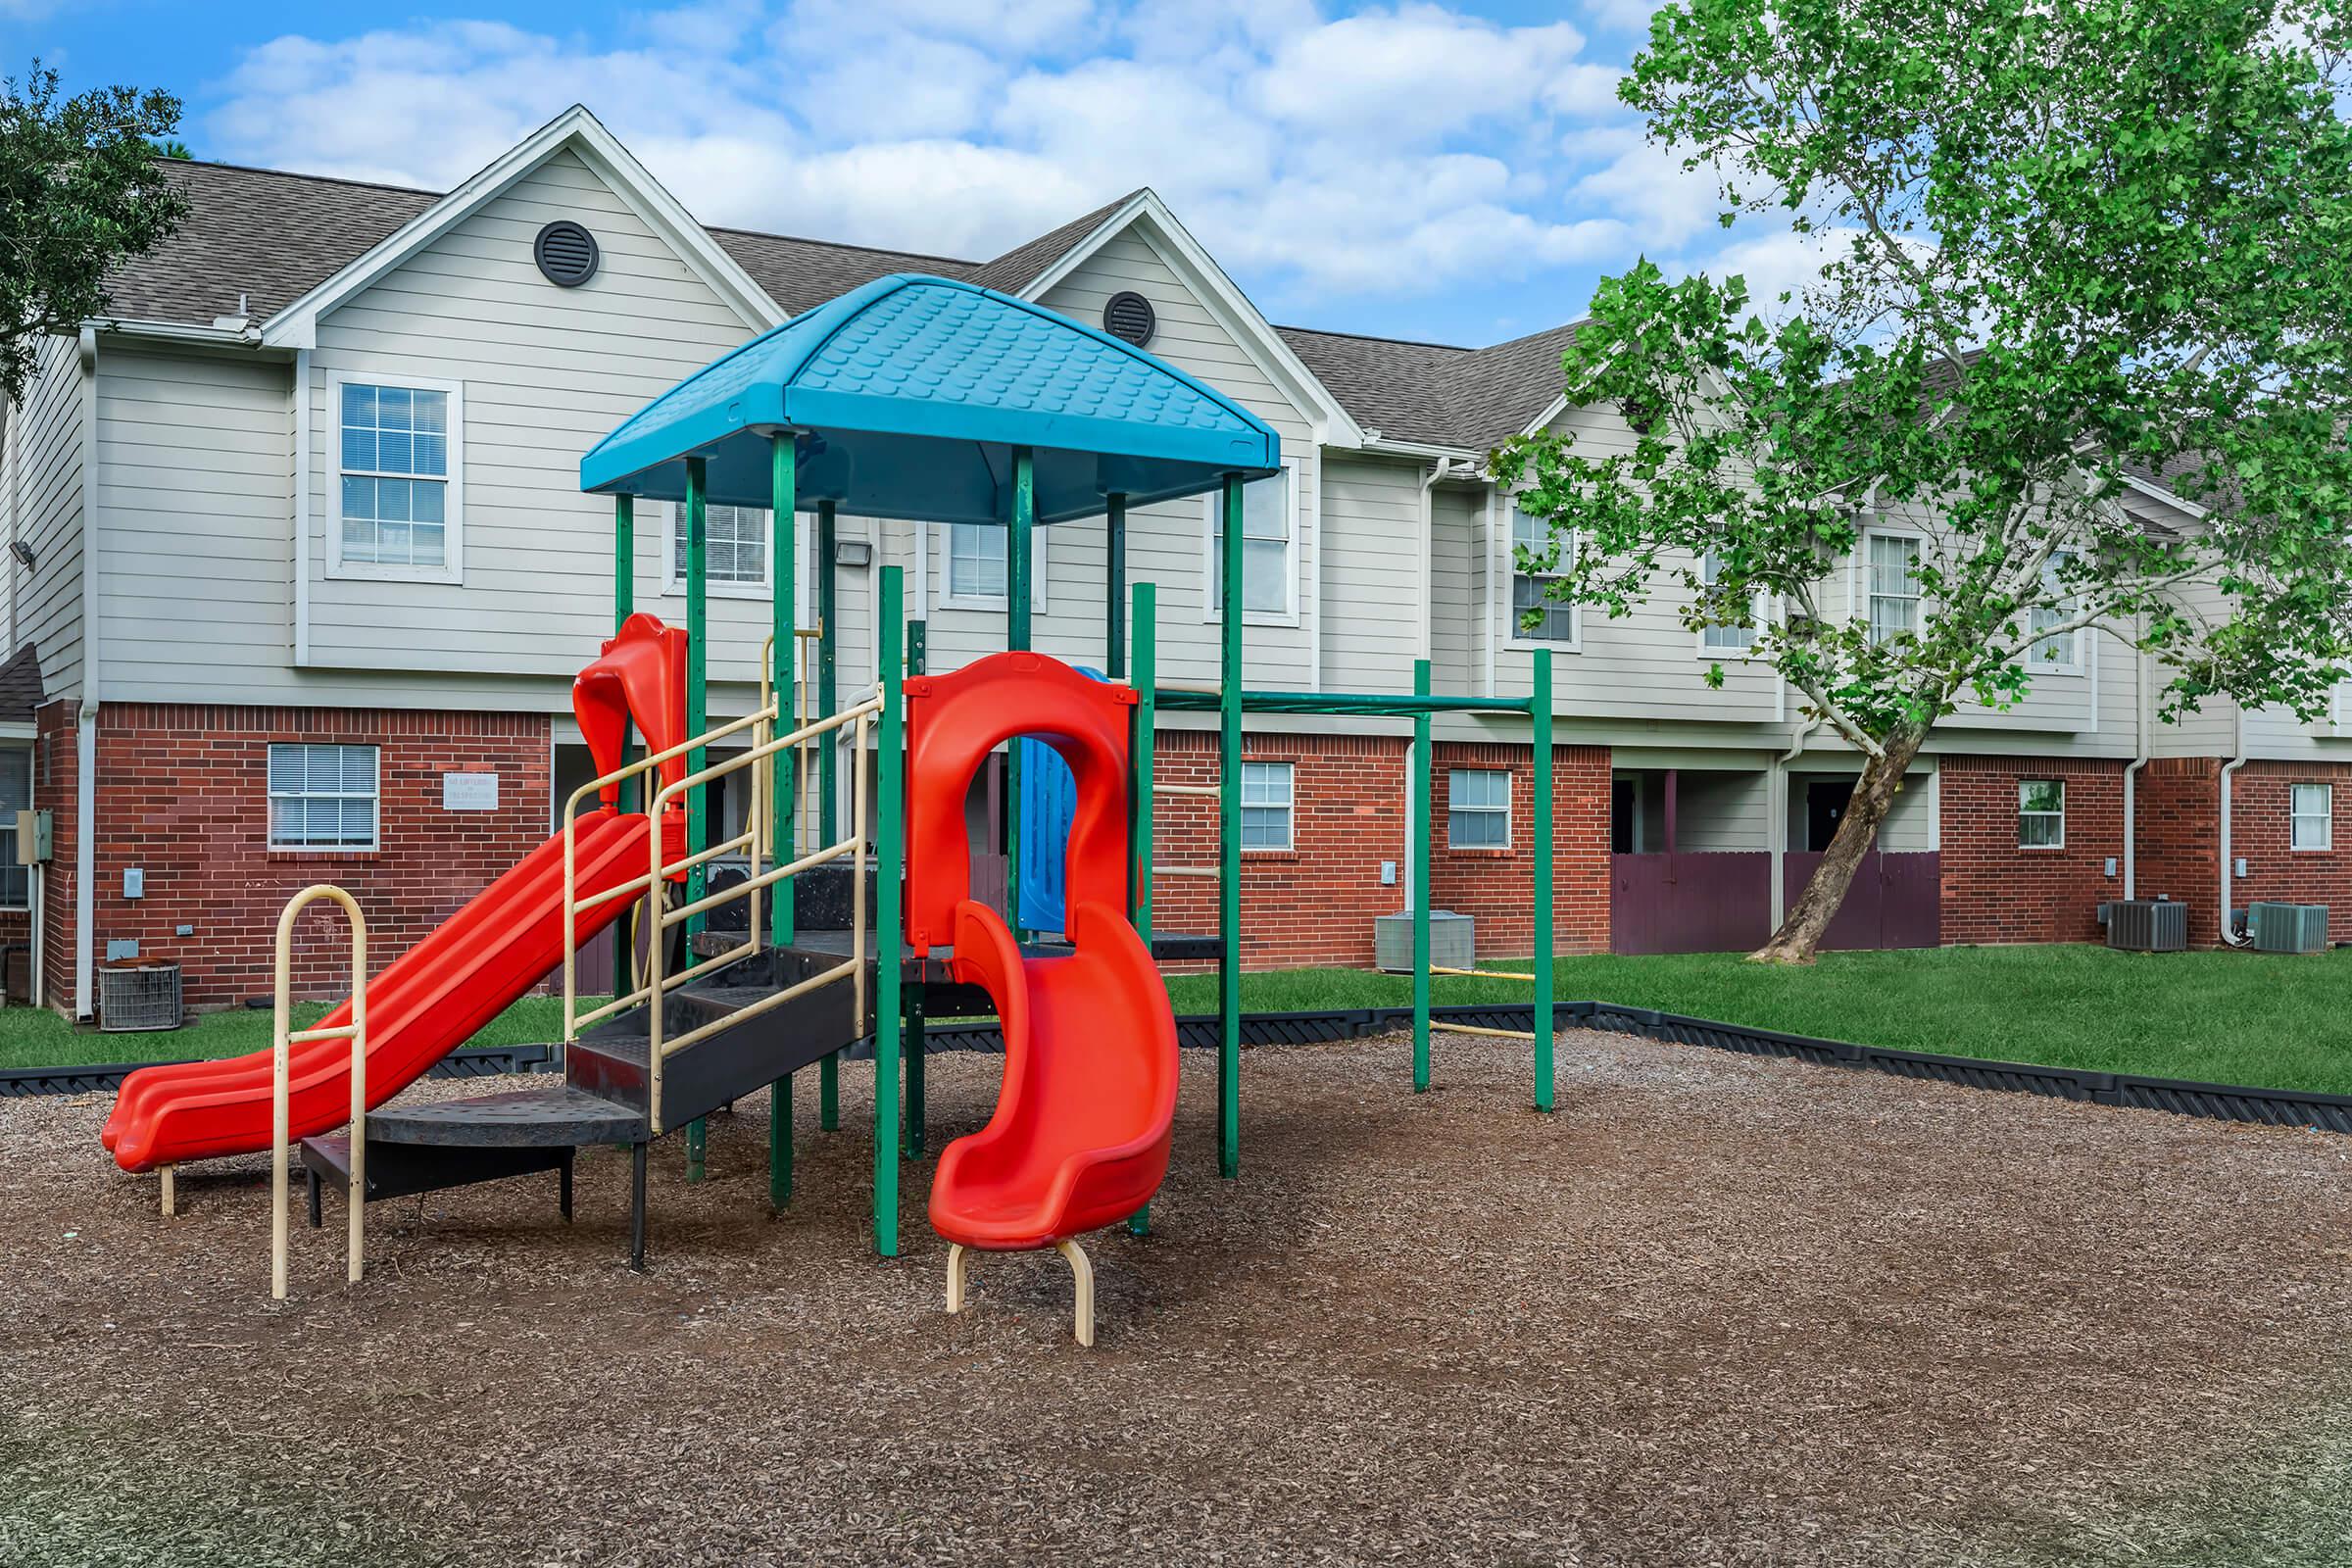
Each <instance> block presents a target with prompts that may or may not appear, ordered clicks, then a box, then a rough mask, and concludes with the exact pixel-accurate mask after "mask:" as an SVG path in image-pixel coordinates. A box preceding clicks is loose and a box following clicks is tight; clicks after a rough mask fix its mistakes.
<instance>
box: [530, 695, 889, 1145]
mask: <svg viewBox="0 0 2352 1568" xmlns="http://www.w3.org/2000/svg"><path fill="white" fill-rule="evenodd" d="M770 706H771V707H772V706H773V704H771V705H770ZM880 711H882V698H881V694H880V692H879V691H878V690H877V691H876V692H875V693H874V695H872V696H869V697H867V698H866V699H865V700H864V701H862V702H859V703H856V704H853V705H852V706H851V707H848V708H845V709H843V710H842V711H840V712H838V713H834V714H831V715H829V716H827V717H825V718H821V719H818V720H816V721H815V722H814V723H811V724H803V725H801V726H800V727H799V728H797V729H795V730H793V731H792V732H791V733H789V734H785V735H779V736H776V737H775V738H773V739H772V740H767V741H763V742H761V743H760V744H759V745H757V746H755V747H753V748H752V749H751V750H750V751H747V752H744V753H742V754H740V755H738V756H735V757H731V758H728V759H727V760H724V761H720V762H713V763H711V764H710V765H709V766H707V767H704V768H702V769H700V770H698V771H696V772H692V773H688V774H687V775H685V776H684V777H683V778H680V779H678V780H677V781H676V782H674V783H671V784H664V785H662V787H661V789H660V791H659V792H658V793H656V795H655V796H654V799H653V801H652V804H651V815H652V816H653V818H654V819H655V820H656V821H659V820H661V816H662V811H664V810H665V809H668V807H669V804H670V802H672V801H673V800H675V799H677V798H678V797H679V796H681V795H683V794H685V793H686V792H687V791H689V790H693V789H697V788H700V787H701V786H703V785H704V784H707V783H709V782H710V781H711V779H714V778H718V777H721V776H723V775H725V774H727V773H731V772H736V771H738V770H740V769H742V768H746V767H749V768H752V769H753V770H754V773H753V776H754V778H755V779H756V778H758V777H759V772H758V769H759V767H760V763H761V762H762V761H763V760H766V759H769V758H773V757H775V756H777V755H778V754H779V753H782V752H787V751H791V750H793V749H794V748H796V747H799V746H801V745H803V744H804V743H805V742H807V741H809V739H811V738H813V737H815V736H818V735H827V734H831V733H833V732H835V731H837V730H840V729H843V728H847V727H853V726H854V734H855V736H856V753H857V765H858V800H857V811H856V824H855V826H854V828H853V829H852V832H851V834H850V837H848V838H846V839H843V840H842V841H841V842H839V843H837V844H829V845H826V846H824V847H823V848H821V849H818V850H815V851H813V852H811V853H810V854H808V855H805V856H802V857H800V858H798V859H795V860H793V861H791V862H789V863H787V864H783V865H777V866H772V867H770V868H769V869H767V870H765V871H762V870H760V861H761V860H762V859H767V858H772V850H770V851H769V852H768V853H767V854H762V853H760V852H761V848H762V847H763V846H772V845H773V843H774V842H775V834H774V824H773V823H772V822H768V823H767V829H768V830H767V831H766V832H764V833H763V832H761V831H760V823H761V822H762V821H763V820H764V819H766V818H768V817H770V816H771V815H772V812H773V809H774V807H773V802H772V800H771V798H770V797H769V794H768V792H766V791H764V790H762V791H756V792H755V798H754V800H753V801H752V803H751V805H750V808H749V809H748V810H747V811H746V812H745V815H746V817H747V818H748V819H750V820H751V822H752V826H751V827H750V828H748V829H747V830H746V831H747V832H748V833H749V834H750V835H751V836H752V841H753V860H752V875H750V876H749V877H747V878H745V880H744V881H742V882H741V883H738V884H737V885H736V886H734V887H731V888H728V889H726V890H725V891H723V892H720V893H714V894H710V895H707V896H705V897H703V898H700V899H697V900H695V901H694V902H693V903H691V904H688V905H686V906H683V907H679V908H675V909H663V908H662V907H659V906H658V905H657V904H654V903H653V902H652V901H653V900H654V899H655V898H656V897H657V896H658V892H659V890H660V888H661V887H662V884H663V883H664V882H665V881H666V880H667V879H668V877H669V876H671V875H672V874H674V873H675V872H676V870H677V869H678V868H679V867H680V866H682V865H684V864H685V863H686V861H685V860H678V861H672V862H668V863H666V864H665V863H664V862H663V861H662V840H661V836H660V835H659V834H656V835H655V836H654V839H653V841H652V844H651V847H650V849H649V851H648V867H647V881H648V883H649V889H648V893H647V898H648V901H649V904H648V907H649V909H650V910H651V912H652V916H653V922H652V923H653V933H654V937H653V941H652V942H651V943H649V944H648V950H649V951H648V953H647V962H646V979H645V984H644V985H643V986H641V987H638V988H637V989H636V990H635V991H633V992H631V994H630V996H629V998H628V999H627V1002H628V1004H629V1005H634V1004H635V1003H636V1002H637V1001H640V1000H642V1001H643V1002H644V1003H645V1004H646V1020H647V1022H646V1062H647V1074H648V1082H647V1097H646V1098H647V1112H646V1114H647V1126H648V1130H649V1131H651V1132H652V1133H654V1134H655V1135H657V1136H659V1135H660V1134H661V1132H662V1064H663V1062H664V1061H666V1060H667V1059H668V1057H669V1056H670V1055H672V1054H675V1053H677V1052H679V1051H683V1050H685V1049H686V1048H687V1047H688V1046H691V1045H693V1044H695V1043H696V1042H697V1041H701V1040H706V1039H708V1038H710V1037H711V1035H714V1034H716V1033H718V1032H719V1031H720V1030H722V1029H729V1028H732V1027H734V1026H735V1025H737V1024H739V1023H743V1022H746V1021H747V1020H749V1019H752V1018H756V1017H758V1016H759V1015H760V1013H762V1012H765V1011H767V1010H768V1009H769V1008H771V1007H777V1006H781V1005H783V1004H785V1003H787V1002H789V1001H791V1000H792V999H793V998H795V997H799V996H802V995H805V994H806V993H808V992H809V991H813V990H815V989H816V988H817V987H818V986H820V985H826V984H829V983H831V982H833V981H836V980H841V979H850V980H852V981H853V983H854V984H855V985H856V986H857V1000H856V1006H857V1009H858V1018H859V1019H860V1020H861V1021H862V1019H863V1017H864V970H865V919H864V914H865V909H864V903H865V901H864V886H865V883H864V863H865V834H866V805H865V792H864V780H865V751H866V745H867V737H868V732H869V730H870V728H871V726H872V723H873V719H874V715H875V714H877V713H879V712H880ZM844 855H854V856H856V857H857V888H856V890H855V893H854V894H853V898H854V902H855V915H854V918H853V921H852V924H853V926H854V929H853V931H852V932H851V935H850V956H849V958H848V959H847V960H846V961H844V962H842V963H839V964H836V965H834V966H833V967H831V968H829V969H826V970H823V971H821V972H820V973H817V974H813V975H810V976H809V977H807V978H806V979H804V980H801V981H799V982H797V983H795V984H794V985H792V986H789V987H787V988H785V989H784V990H783V991H780V992H777V993H775V994H774V995H771V996H767V997H763V998H761V999H760V1001H759V1002H758V1003H756V1004H754V1005H751V1006H749V1007H744V1008H740V1009H738V1010H736V1011H735V1012H732V1013H729V1014H728V1015H727V1016H725V1017H723V1018H718V1019H713V1020H712V1021H711V1022H710V1023H707V1024H704V1025H702V1026H700V1027H699V1028H695V1029H691V1030H689V1031H687V1032H686V1033H685V1034H683V1035H680V1036H678V1037H677V1038H676V1039H674V1040H673V1039H667V1038H665V1036H664V1033H663V1031H664V1027H665V1025H666V1022H667V1020H666V1019H665V1018H664V1017H663V1011H664V1009H663V1007H662V999H663V998H665V997H666V996H667V995H668V994H669V993H670V992H672V991H674V990H676V989H677V988H678V987H680V986H683V985H685V984H687V983H688V982H689V981H691V980H694V979H695V978H697V977H698V976H701V975H705V974H709V973H711V971H713V970H715V969H719V968H723V967H725V966H726V965H728V964H730V963H733V962H735V961H736V960H737V959H739V958H744V957H748V956H751V955H753V954H755V953H757V952H759V951H760V904H759V901H758V895H759V894H760V892H761V891H762V890H764V889H765V888H768V887H770V886H772V885H774V884H775V883H778V882H781V881H783V880H784V879H785V878H787V877H791V876H797V875H799V874H800V873H801V872H803V871H806V870H808V869H809V868H810V867H811V866H815V865H820V864H823V863H824V862H826V861H828V860H833V859H838V858H841V857H842V856H844ZM688 858H689V859H691V858H692V857H688ZM737 899H749V900H751V901H752V910H751V920H750V923H749V928H748V929H747V930H746V932H745V936H744V940H743V941H742V942H740V943H737V944H734V945H732V946H730V947H728V948H726V949H724V950H722V951H720V952H718V953H714V954H711V955H710V956H707V957H705V958H704V959H703V960H702V961H701V962H699V963H694V964H690V965H688V966H687V967H686V968H684V969H681V970H679V971H678V972H677V973H676V974H674V975H672V974H667V973H665V972H664V970H665V968H666V966H667V962H668V956H669V955H668V951H667V949H668V944H667V942H666V941H664V940H663V936H664V933H666V932H667V931H668V930H669V928H670V927H672V926H674V925H676V924H678V923H680V922H681V921H684V920H687V919H690V918H692V917H693V916H694V915H696V914H700V913H703V912H705V911H707V910H709V909H711V908H714V907H718V906H719V905H722V904H727V903H731V902H733V901H734V900H737ZM621 1005H623V999H621V998H618V997H615V998H614V999H613V1002H612V1003H611V1004H608V1006H607V1008H606V1009H599V1013H598V1015H599V1016H601V1015H604V1013H605V1012H607V1011H617V1010H618V1009H619V1008H620V1006H621ZM569 1010H570V1009H569V1005H568V1002H567V1004H566V1013H567V1015H568V1013H569ZM570 1038H573V1036H572V1035H571V1034H570V1032H569V1030H568V1029H567V1030H566V1039H567V1040H569V1039H570Z"/></svg>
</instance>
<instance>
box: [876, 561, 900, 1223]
mask: <svg viewBox="0 0 2352 1568" xmlns="http://www.w3.org/2000/svg"><path fill="white" fill-rule="evenodd" d="M902 592H903V589H902V586H901V582H900V568H899V567H897V566H885V567H883V568H882V602H881V605H880V607H879V613H880V614H881V617H882V623H881V626H880V628H879V630H880V632H881V644H882V657H881V661H880V664H881V671H880V673H881V680H882V713H881V722H880V725H879V734H878V735H877V736H876V737H875V748H876V749H875V756H874V859H875V868H876V871H877V876H876V882H877V884H878V886H877V889H876V893H877V896H876V898H875V901H874V903H875V906H876V907H875V910H874V933H875V942H876V945H877V956H878V957H879V958H880V960H881V961H880V962H878V963H877V964H875V966H874V970H875V976H876V984H875V987H874V1250H875V1251H877V1252H879V1253H881V1254H882V1255H883V1256H884V1257H896V1256H898V1255H899V1045H900V1039H899V1018H900V1011H899V1009H900V1005H901V1002H902V996H901V986H900V980H901V977H902V974H903V971H904V969H905V967H906V966H905V964H904V963H903V962H902V961H901V958H900V955H901V953H902V952H903V951H904V943H905V940H906V938H905V936H904V933H903V928H904V926H905V924H906V922H905V920H904V919H902V918H901V913H900V908H899V897H900V890H899V877H900V874H901V873H902V871H903V870H904V869H905V864H906V831H907V813H906V807H905V804H904V801H903V794H904V786H905V783H906V766H907V757H906V744H905V734H904V732H905V729H906V722H907V708H906V692H905V690H904V687H903V685H902V682H901V679H900V675H901V671H902V670H903V668H904V666H905V659H906V656H905V653H904V651H903V650H904V638H905V634H906V622H905V620H904V619H902V618H901V617H902V616H903V615H904V613H905V607H904V604H903V602H902V598H901V595H902Z"/></svg>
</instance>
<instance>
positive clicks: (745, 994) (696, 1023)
mask: <svg viewBox="0 0 2352 1568" xmlns="http://www.w3.org/2000/svg"><path fill="white" fill-rule="evenodd" d="M840 961H841V958H840V956H838V955H833V954H825V953H806V952H802V951H800V950H797V949H790V948H785V949H773V950H769V951H768V952H765V953H762V954H760V955H757V956H752V957H749V958H746V959H745V960H744V961H742V962H741V963H736V964H730V965H728V966H727V967H726V968H725V969H723V970H721V971H719V972H718V973H717V974H714V975H711V976H710V977H708V978H706V979H703V980H698V981H695V982H693V983H692V984H690V985H689V986H687V987H686V988H685V989H684V990H682V991H678V992H674V993H672V994H671V996H670V998H669V1001H668V1003H667V1004H666V1005H665V1006H664V1008H663V1012H662V1034H663V1038H664V1040H665V1041H667V1040H675V1039H677V1038H679V1037H681V1036H683V1035H686V1034H688V1033H690V1032H691V1031H693V1030H696V1029H699V1028H702V1027H703V1026H705V1025H706V1024H711V1023H717V1022H721V1021H723V1020H726V1019H730V1018H738V1017H740V1019H741V1021H739V1022H737V1023H735V1024H733V1025H732V1026H731V1027H728V1028H725V1029H722V1030H720V1031H718V1032H717V1033H715V1034H713V1035H711V1036H709V1037H707V1038H705V1039H703V1040H699V1041H697V1042H695V1043H694V1044H692V1045H690V1046H688V1047H686V1048H685V1049H684V1050H682V1051H678V1052H676V1053H675V1054H670V1055H668V1056H666V1057H665V1058H664V1059H663V1061H662V1105H661V1123H662V1129H663V1131H670V1130H673V1129H675V1128H678V1127H681V1126H683V1125H685V1124H686V1123H687V1122H689V1121H691V1120H693V1119H694V1118H695V1117H697V1116H702V1115H707V1114H709V1113H710V1112H711V1111H713V1110H716V1109H717V1108H718V1107H719V1106H721V1105H724V1104H727V1103H731V1102H733V1101H736V1100H740V1099H742V1098H743V1097H744V1096H746V1095H749V1094H752V1093H754V1092H755V1091H757V1090H760V1089H762V1088H764V1087H766V1086H767V1085H769V1084H771V1083H774V1082H775V1081H776V1080H777V1079H779V1078H781V1077H783V1076H784V1075H785V1074H787V1073H790V1072H793V1071H796V1070H797V1069H799V1068H802V1067H805V1066H808V1065H809V1063H810V1062H814V1061H820V1060H822V1059H823V1058H825V1057H826V1056H829V1055H831V1054H834V1053H835V1052H837V1051H839V1050H841V1049H842V1048H843V1047H844V1046H847V1045H849V1044H850V1043H851V1042H852V1041H853V1040H855V1039H857V1038H858V1034H859V1032H860V1031H859V1028H858V1017H857V995H856V992H855V990H854V988H853V986H852V983H851V980H850V979H849V977H846V976H845V977H844V978H842V979H840V980H836V981H833V982H831V983H829V984H826V985H821V986H818V987H816V988H814V989H813V990H810V991H808V992H804V993H803V994H802V995H800V996H798V997H795V998H793V999H792V1000H791V1001H789V1002H783V1003H777V1004H775V1005H771V1006H769V1007H768V1008H767V1010H765V1011H763V1012H760V1013H758V1014H757V1015H753V1016H744V1015H746V1014H749V1013H751V1011H752V1009H753V1008H754V1007H756V1006H758V1005H760V1004H761V1003H766V1002H769V1001H770V1000H771V999H772V998H774V996H775V995H776V993H777V992H779V991H781V990H783V989H784V988H786V987H788V986H791V985H793V984H796V983H798V982H800V981H803V980H806V979H809V978H810V977H812V976H814V975H817V974H820V973H822V972H824V971H825V970H827V969H830V968H833V967H835V966H837V965H838V964H839V963H840ZM650 1060H651V1050H650V1047H649V1044H648V1041H647V1037H646V1028H645V1017H644V1013H643V1009H639V1010H638V1011H637V1012H635V1013H632V1014H629V1015H626V1016H624V1017H623V1018H619V1019H615V1020H613V1021H612V1022H611V1023H609V1024H606V1025H602V1026H600V1027H598V1028H597V1029H595V1030H592V1031H590V1032H589V1033H588V1034H586V1035H583V1036H582V1037H581V1038H580V1040H579V1041H578V1042H576V1043H575V1044H574V1045H573V1046H572V1047H571V1049H570V1051H569V1052H568V1053H567V1054H566V1066H565V1077H566V1081H567V1082H568V1083H569V1084H570V1086H571V1087H572V1088H573V1089H575V1090H578V1091H580V1092H582V1093H584V1094H588V1095H593V1096H596V1097H598V1098H600V1099H603V1100H607V1101H612V1102H613V1103H618V1104H621V1105H625V1106H628V1107H630V1108H631V1109H633V1110H636V1111H639V1112H643V1111H645V1110H647V1109H648V1108H649V1105H650V1099H649V1094H648V1085H649V1084H650V1082H651V1080H652V1073H651V1070H650V1068H649V1066H648V1063H649V1061H650Z"/></svg>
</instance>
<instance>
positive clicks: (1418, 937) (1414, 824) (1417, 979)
mask: <svg viewBox="0 0 2352 1568" xmlns="http://www.w3.org/2000/svg"><path fill="white" fill-rule="evenodd" d="M1413 695H1414V696H1415V697H1427V696H1428V695H1429V661H1428V660H1426V659H1416V660H1414V661H1413ZM1411 765H1412V769H1413V806H1412V815H1411V817H1410V818H1409V820H1408V821H1407V823H1406V828H1405V830H1406V831H1407V832H1409V833H1411V834H1412V836H1413V846H1412V857H1413V1093H1414V1094H1416V1095H1418V1094H1421V1093H1423V1092H1424V1091H1426V1090H1427V1089H1428V1088H1429V905H1430V898H1429V841H1430V839H1431V837H1432V836H1433V835H1432V834H1431V832H1430V824H1429V774H1430V766H1429V714H1427V713H1426V712H1422V713H1415V714H1414V715H1413V760H1412V764H1411Z"/></svg>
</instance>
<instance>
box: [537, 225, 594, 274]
mask: <svg viewBox="0 0 2352 1568" xmlns="http://www.w3.org/2000/svg"><path fill="white" fill-rule="evenodd" d="M531 259H532V260H533V261H535V262H537V263H538V264H539V271H540V274H541V275H542V276H544V277H545V278H546V279H547V280H548V281H549V282H550V283H553V284H555V285H556V287H558V288H578V287H579V286H580V285H581V284H582V283H585V282H587V281H588V280H589V279H590V278H592V277H594V276H595V275H596V264H597V261H598V252H597V248H596V236H595V235H594V234H591V233H589V232H588V231H587V230H586V229H584V228H582V227H581V226H580V225H579V224H577V223H575V222H573V221H571V220H570V219H568V218H559V219H557V220H556V221H554V222H552V223H550V224H548V225H547V226H546V227H545V228H543V229H541V230H540V231H539V237H538V238H537V239H535V240H533V241H531Z"/></svg>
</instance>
